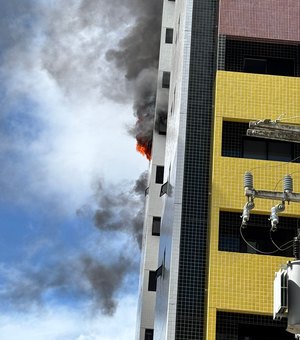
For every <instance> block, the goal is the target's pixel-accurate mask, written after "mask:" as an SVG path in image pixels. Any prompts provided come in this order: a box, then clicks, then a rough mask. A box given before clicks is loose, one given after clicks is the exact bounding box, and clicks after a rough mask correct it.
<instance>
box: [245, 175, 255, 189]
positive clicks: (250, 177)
mask: <svg viewBox="0 0 300 340" xmlns="http://www.w3.org/2000/svg"><path fill="white" fill-rule="evenodd" d="M244 187H245V188H248V189H253V175H252V173H251V172H250V171H246V172H245V175H244Z"/></svg>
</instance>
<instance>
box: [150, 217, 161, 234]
mask: <svg viewBox="0 0 300 340" xmlns="http://www.w3.org/2000/svg"><path fill="white" fill-rule="evenodd" d="M160 223H161V218H160V217H157V216H153V220H152V235H154V236H159V235H160Z"/></svg>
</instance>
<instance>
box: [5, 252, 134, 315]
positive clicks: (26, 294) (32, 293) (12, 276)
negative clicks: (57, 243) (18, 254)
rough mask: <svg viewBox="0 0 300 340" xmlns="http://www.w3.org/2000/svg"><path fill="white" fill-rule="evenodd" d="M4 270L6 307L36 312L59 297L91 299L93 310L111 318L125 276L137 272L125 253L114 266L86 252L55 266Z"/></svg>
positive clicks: (113, 263)
mask: <svg viewBox="0 0 300 340" xmlns="http://www.w3.org/2000/svg"><path fill="white" fill-rule="evenodd" d="M1 271H2V273H1V274H2V275H3V274H5V277H6V282H5V285H3V286H2V287H1V286H0V297H1V302H2V304H4V303H5V304H6V306H7V308H17V309H18V310H19V311H26V312H28V310H37V309H40V308H41V307H43V306H44V303H45V302H46V300H49V299H50V300H51V297H53V296H54V294H56V295H58V296H59V295H63V296H65V297H66V296H69V297H70V298H73V299H75V300H76V301H74V302H80V301H86V300H88V301H89V302H90V303H89V306H88V307H89V308H90V309H92V310H93V311H99V310H100V311H101V312H102V313H103V314H104V315H109V316H111V315H113V314H114V312H115V311H116V308H117V304H118V303H117V292H118V290H119V289H120V287H121V286H122V284H123V282H124V280H125V278H126V276H127V275H129V274H131V273H133V272H135V271H136V263H135V262H134V261H133V259H132V258H130V257H128V256H126V255H123V254H121V255H119V256H118V257H116V258H115V260H114V262H112V263H108V262H107V263H103V260H99V259H97V258H96V257H95V256H94V255H93V256H91V255H90V254H88V253H84V254H81V255H80V256H75V257H69V258H68V257H67V258H64V261H58V259H56V263H55V265H53V264H52V265H48V266H44V267H43V268H36V269H33V268H32V267H30V268H28V267H24V268H23V269H20V270H18V269H14V270H12V269H9V270H8V269H3V268H2V270H1ZM1 271H0V272H1Z"/></svg>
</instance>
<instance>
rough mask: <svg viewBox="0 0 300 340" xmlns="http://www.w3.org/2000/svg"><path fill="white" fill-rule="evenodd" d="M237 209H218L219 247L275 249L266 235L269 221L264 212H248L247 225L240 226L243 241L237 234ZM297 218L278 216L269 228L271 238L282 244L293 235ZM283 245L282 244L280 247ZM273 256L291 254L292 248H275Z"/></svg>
mask: <svg viewBox="0 0 300 340" xmlns="http://www.w3.org/2000/svg"><path fill="white" fill-rule="evenodd" d="M240 215H241V213H234V212H228V211H220V213H219V250H220V251H230V252H237V253H248V254H259V253H258V252H257V251H256V250H255V249H253V248H256V249H258V250H259V251H263V252H272V251H273V250H276V247H275V245H274V244H273V243H272V240H271V238H270V228H271V224H270V221H269V220H268V218H269V216H268V215H258V214H251V215H250V220H249V222H248V225H247V228H245V229H243V230H242V233H243V236H244V238H245V239H246V241H247V243H248V244H247V243H245V242H244V240H243V239H242V237H241V235H240V225H241V218H240ZM297 223H298V219H297V218H292V217H285V216H280V218H279V224H278V229H277V231H275V232H272V233H271V235H272V239H273V241H274V242H275V243H276V244H277V245H278V246H280V245H282V244H284V243H286V242H288V241H290V240H292V239H293V237H294V236H296V233H297ZM284 248H286V247H284ZM270 255H273V256H286V257H293V249H292V248H289V249H286V250H284V251H283V252H282V251H278V252H276V253H274V254H270Z"/></svg>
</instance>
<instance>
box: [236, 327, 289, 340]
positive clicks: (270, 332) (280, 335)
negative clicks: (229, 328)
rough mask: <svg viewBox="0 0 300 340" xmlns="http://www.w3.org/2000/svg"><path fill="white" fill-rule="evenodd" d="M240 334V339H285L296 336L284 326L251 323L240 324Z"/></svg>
mask: <svg viewBox="0 0 300 340" xmlns="http://www.w3.org/2000/svg"><path fill="white" fill-rule="evenodd" d="M238 335H239V337H238V339H239V340H261V339H264V340H283V339H292V336H294V335H292V334H289V333H288V332H287V331H286V330H285V329H283V328H279V327H274V326H273V327H272V326H261V325H251V324H250V325H249V324H239V325H238Z"/></svg>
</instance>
